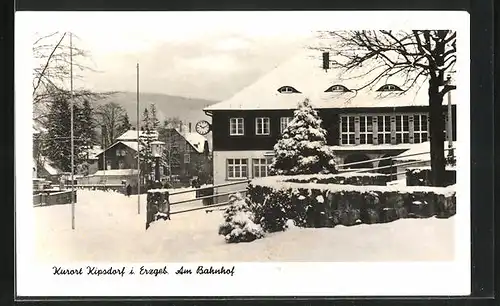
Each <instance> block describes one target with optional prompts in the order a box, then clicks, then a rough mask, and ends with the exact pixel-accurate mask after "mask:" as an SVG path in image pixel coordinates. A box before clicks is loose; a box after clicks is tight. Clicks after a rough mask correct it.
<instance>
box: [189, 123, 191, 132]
mask: <svg viewBox="0 0 500 306" xmlns="http://www.w3.org/2000/svg"><path fill="white" fill-rule="evenodd" d="M189 133H191V122H189Z"/></svg>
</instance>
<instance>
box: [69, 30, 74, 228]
mask: <svg viewBox="0 0 500 306" xmlns="http://www.w3.org/2000/svg"><path fill="white" fill-rule="evenodd" d="M69 60H70V73H71V76H70V91H71V229H75V177H74V172H75V142H74V133H73V129H74V127H73V126H74V114H73V112H74V100H75V99H74V95H73V94H74V93H73V33H71V32H70V33H69Z"/></svg>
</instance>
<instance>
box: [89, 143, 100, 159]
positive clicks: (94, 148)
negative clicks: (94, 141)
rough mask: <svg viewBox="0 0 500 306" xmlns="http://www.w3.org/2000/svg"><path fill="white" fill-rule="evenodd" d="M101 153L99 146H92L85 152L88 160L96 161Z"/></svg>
mask: <svg viewBox="0 0 500 306" xmlns="http://www.w3.org/2000/svg"><path fill="white" fill-rule="evenodd" d="M102 152H103V150H102V148H101V146H92V147H91V148H90V149H88V150H87V153H88V154H89V159H97V156H98V155H99V154H101V153H102Z"/></svg>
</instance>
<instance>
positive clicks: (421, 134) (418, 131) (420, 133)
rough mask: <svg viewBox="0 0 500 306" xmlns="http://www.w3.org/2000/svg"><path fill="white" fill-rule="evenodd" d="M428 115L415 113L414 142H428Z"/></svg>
mask: <svg viewBox="0 0 500 306" xmlns="http://www.w3.org/2000/svg"><path fill="white" fill-rule="evenodd" d="M427 125H428V122H427V115H413V142H414V143H421V142H426V141H427V139H428V126H427Z"/></svg>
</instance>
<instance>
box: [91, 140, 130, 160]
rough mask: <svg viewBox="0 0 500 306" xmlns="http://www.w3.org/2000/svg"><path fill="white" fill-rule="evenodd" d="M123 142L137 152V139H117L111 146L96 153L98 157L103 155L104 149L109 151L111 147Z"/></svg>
mask: <svg viewBox="0 0 500 306" xmlns="http://www.w3.org/2000/svg"><path fill="white" fill-rule="evenodd" d="M119 143H121V144H123V145H125V146H127V147H129V148H131V149H132V150H134V151H136V152H137V141H117V142H115V143H114V144H112V145H111V146H109V147H108V148H107V149H106V150H101V151H100V152H99V153H98V154H97V155H96V158H97V157H98V156H99V155H101V154H102V153H104V151H107V150H109V149H111V148H113V147H114V146H116V145H117V144H119Z"/></svg>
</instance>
